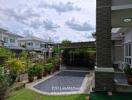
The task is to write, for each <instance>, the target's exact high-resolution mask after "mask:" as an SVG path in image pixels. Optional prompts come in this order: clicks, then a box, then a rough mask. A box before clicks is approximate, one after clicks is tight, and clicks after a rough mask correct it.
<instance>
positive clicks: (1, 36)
mask: <svg viewBox="0 0 132 100" xmlns="http://www.w3.org/2000/svg"><path fill="white" fill-rule="evenodd" d="M19 38H22V36H20V35H17V34H14V33H11V32H8V31H7V30H4V29H0V41H1V42H3V45H4V46H6V47H8V48H10V49H13V50H17V49H22V48H21V47H20V46H19V44H18V39H19Z"/></svg>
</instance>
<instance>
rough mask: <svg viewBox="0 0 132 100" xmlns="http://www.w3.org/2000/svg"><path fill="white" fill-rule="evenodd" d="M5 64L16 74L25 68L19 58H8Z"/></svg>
mask: <svg viewBox="0 0 132 100" xmlns="http://www.w3.org/2000/svg"><path fill="white" fill-rule="evenodd" d="M7 65H8V67H9V69H10V70H11V71H15V72H17V74H21V73H23V72H24V71H25V69H26V66H25V63H24V62H22V61H21V60H19V59H10V60H8V61H7Z"/></svg>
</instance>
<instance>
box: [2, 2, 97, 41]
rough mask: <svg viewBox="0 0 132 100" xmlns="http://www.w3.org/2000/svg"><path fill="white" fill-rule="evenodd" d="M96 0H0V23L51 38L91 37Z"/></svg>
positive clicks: (86, 38) (3, 25) (89, 39)
mask: <svg viewBox="0 0 132 100" xmlns="http://www.w3.org/2000/svg"><path fill="white" fill-rule="evenodd" d="M95 11H96V0H0V27H1V28H5V29H8V30H9V31H11V32H14V33H17V34H20V35H34V36H37V37H40V38H43V39H48V38H51V39H52V40H54V41H55V42H60V41H62V40H65V39H68V40H71V41H74V42H78V41H91V40H93V38H92V35H91V33H93V32H95V26H96V25H95V22H96V20H95V17H96V12H95Z"/></svg>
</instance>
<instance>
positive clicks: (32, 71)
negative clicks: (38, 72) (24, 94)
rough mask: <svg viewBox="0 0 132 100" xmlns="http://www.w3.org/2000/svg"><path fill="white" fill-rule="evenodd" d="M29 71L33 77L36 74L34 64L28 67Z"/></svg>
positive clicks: (29, 74)
mask: <svg viewBox="0 0 132 100" xmlns="http://www.w3.org/2000/svg"><path fill="white" fill-rule="evenodd" d="M27 73H28V76H31V77H33V76H35V67H34V66H30V67H28V70H27Z"/></svg>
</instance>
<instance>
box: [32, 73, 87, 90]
mask: <svg viewBox="0 0 132 100" xmlns="http://www.w3.org/2000/svg"><path fill="white" fill-rule="evenodd" d="M86 74H88V72H75V71H62V72H60V73H59V74H57V75H55V76H54V77H52V78H49V79H48V80H46V81H43V82H41V83H39V84H37V85H35V86H34V88H36V89H38V90H40V91H44V92H73V91H79V90H80V88H81V85H82V83H83V80H84V78H85V75H86Z"/></svg>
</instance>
